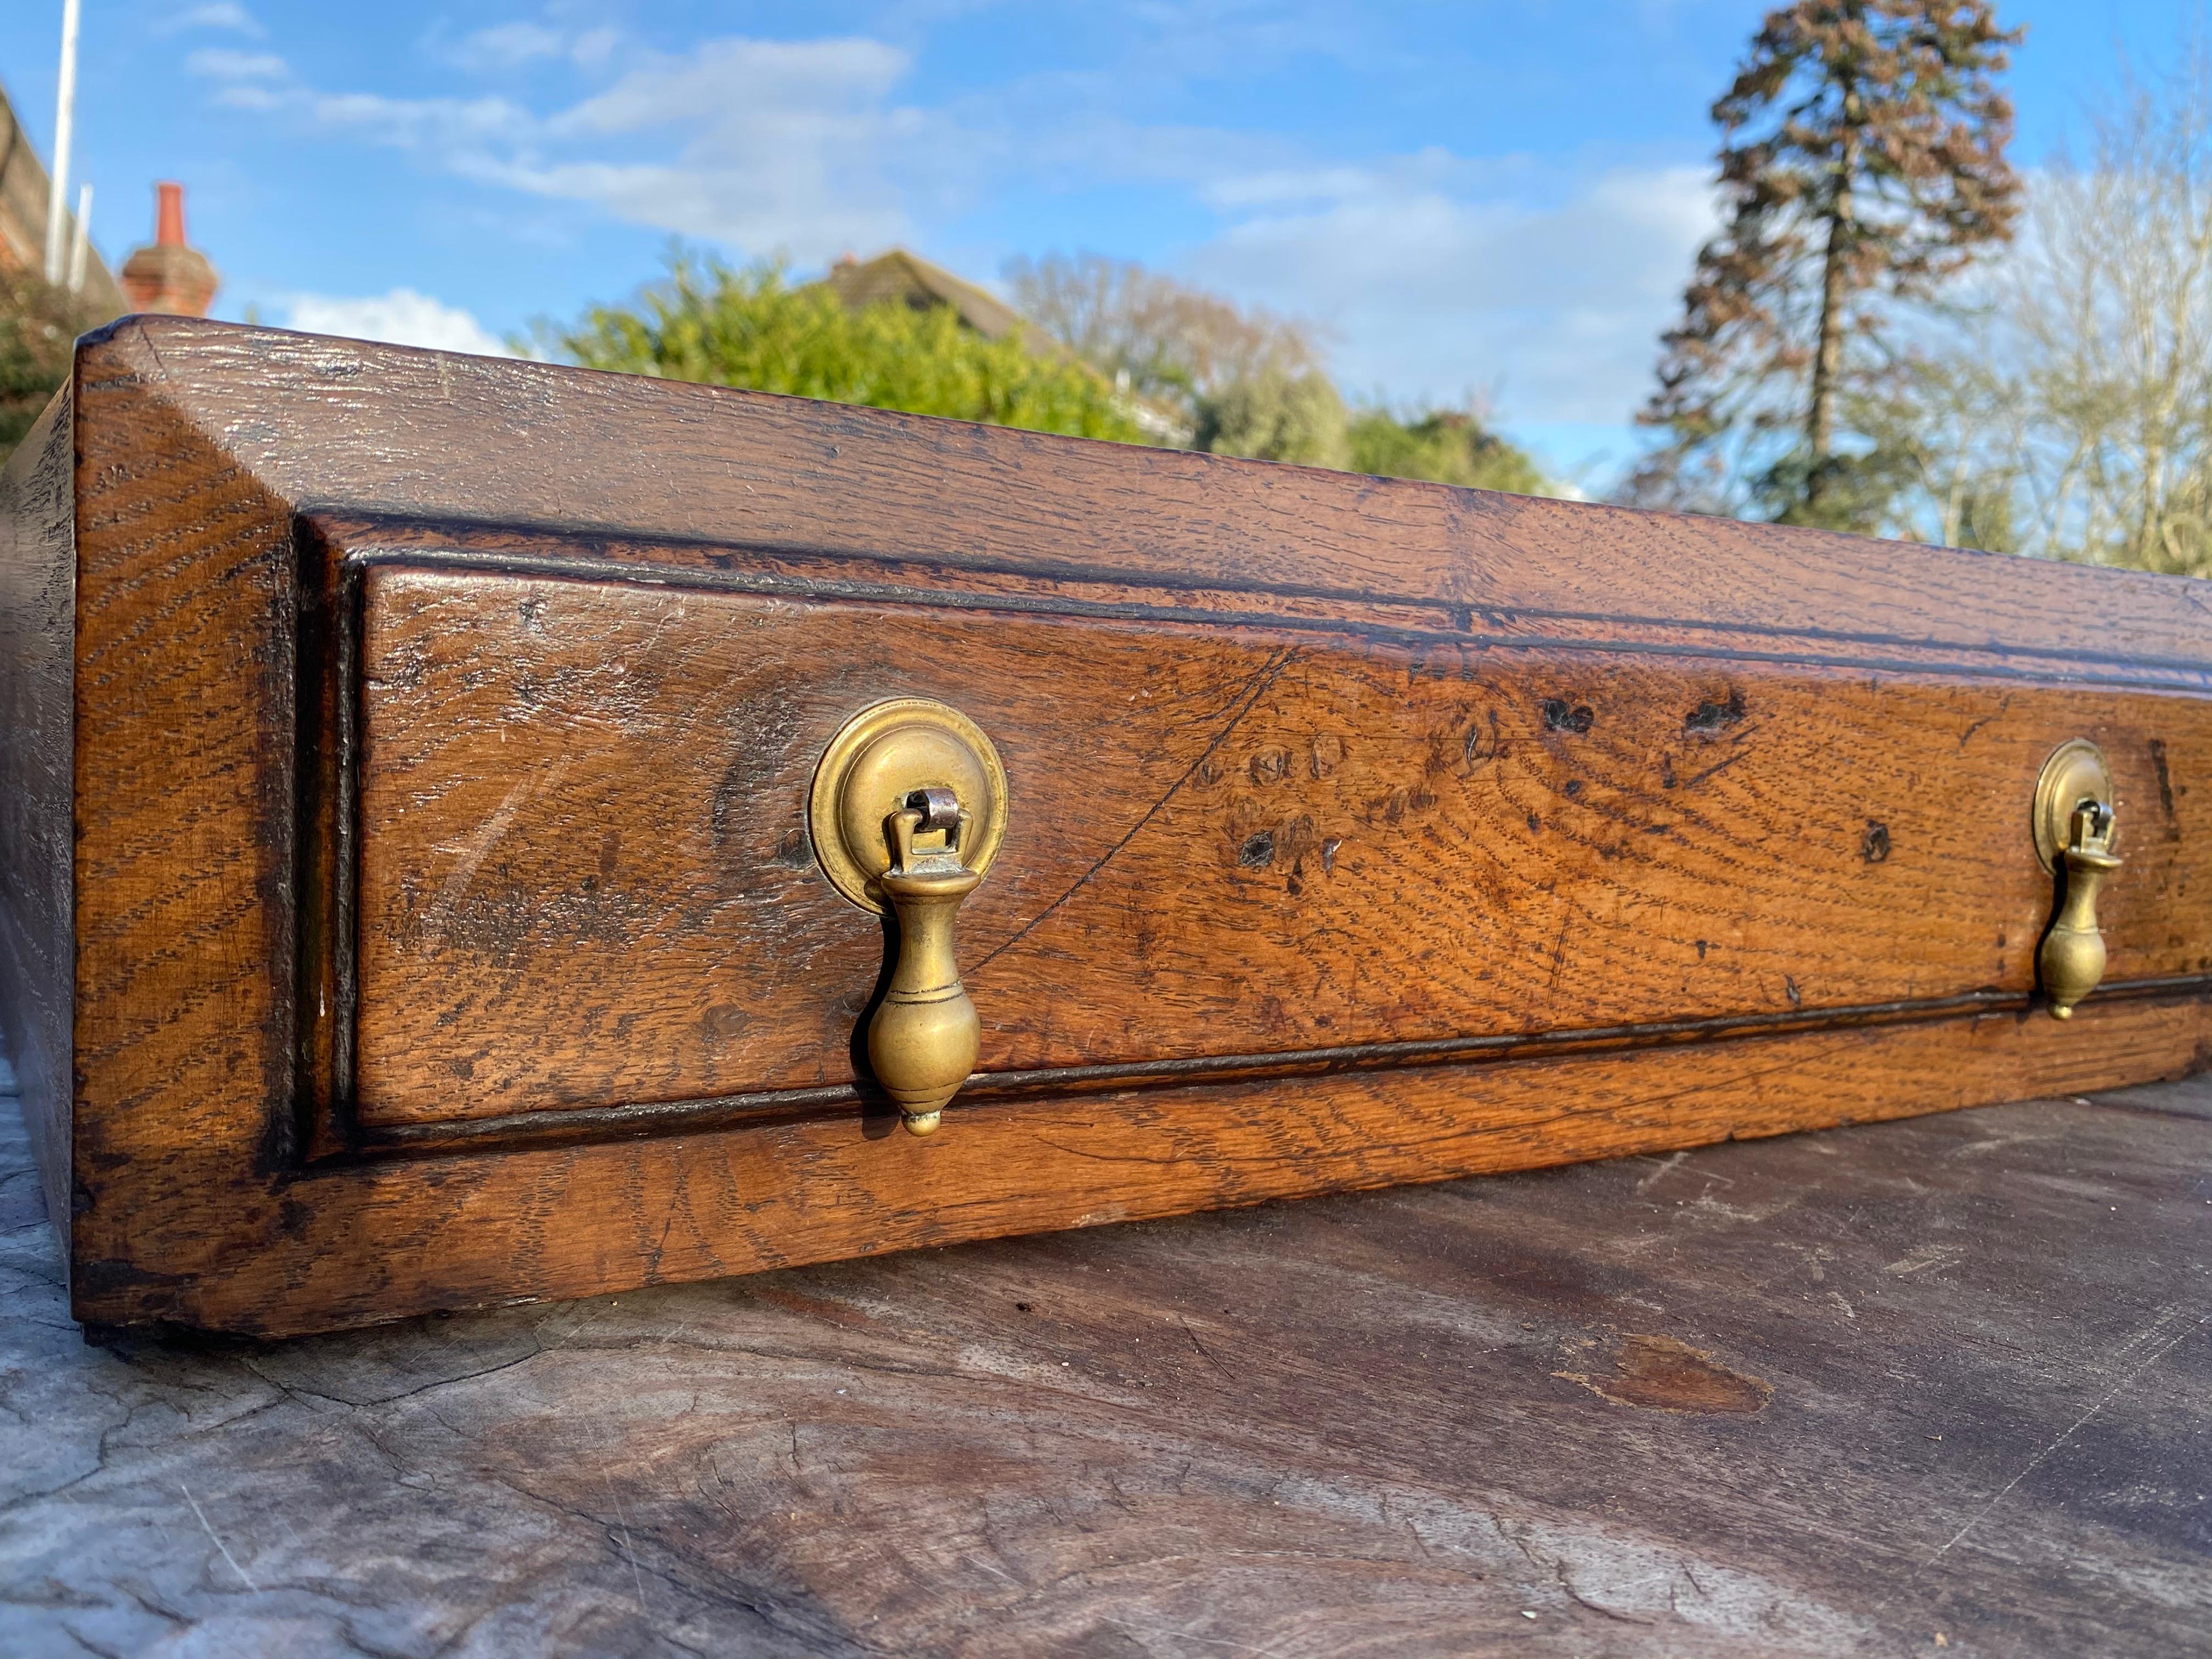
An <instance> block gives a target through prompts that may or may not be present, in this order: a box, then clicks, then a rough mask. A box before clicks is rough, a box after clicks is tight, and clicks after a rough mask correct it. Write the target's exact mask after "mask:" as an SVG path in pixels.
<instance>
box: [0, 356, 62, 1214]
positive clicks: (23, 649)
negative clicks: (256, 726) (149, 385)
mask: <svg viewBox="0 0 2212 1659" xmlns="http://www.w3.org/2000/svg"><path fill="white" fill-rule="evenodd" d="M71 412H72V405H71V402H70V394H69V391H68V389H67V388H66V387H65V388H64V389H63V390H62V391H61V392H58V393H57V394H56V395H55V397H54V399H53V401H52V403H51V404H48V405H47V406H46V412H45V413H44V414H43V415H41V416H40V417H39V420H38V422H37V423H36V424H35V425H33V427H32V428H31V429H30V431H28V432H27V433H26V434H25V435H23V439H22V441H21V443H19V444H17V445H16V447H15V451H14V453H12V454H11V455H10V456H9V458H8V465H7V467H6V470H5V471H0V1047H4V1048H5V1049H6V1050H7V1052H8V1053H9V1054H13V1055H14V1056H15V1073H16V1077H17V1079H18V1081H19V1083H20V1085H21V1090H22V1101H23V1113H24V1118H25V1122H26V1125H27V1130H28V1133H29V1135H30V1145H31V1149H32V1151H33V1154H34V1155H35V1156H36V1158H37V1161H38V1168H39V1176H40V1183H41V1185H42V1187H43V1188H44V1190H45V1193H46V1210H47V1213H48V1214H50V1215H52V1216H55V1217H62V1216H66V1215H67V1214H68V1213H69V1208H70V956H71V951H72V942H71V938H70V926H71V920H72V918H71V908H70V799H71V781H72V778H73V774H74V764H73V747H72V744H71V731H70V691H71V681H72V678H73V673H74V662H73V659H74V656H75V650H74V647H75V633H76V629H75V620H76V617H75V613H76V534H75V532H76V523H75V515H74V507H75V504H76V501H75V494H74V491H73V490H72V489H71V484H72V483H73V479H72V477H71V468H70V460H71V457H70V441H71V438H72V435H73V431H74V422H73V421H72V419H71Z"/></svg>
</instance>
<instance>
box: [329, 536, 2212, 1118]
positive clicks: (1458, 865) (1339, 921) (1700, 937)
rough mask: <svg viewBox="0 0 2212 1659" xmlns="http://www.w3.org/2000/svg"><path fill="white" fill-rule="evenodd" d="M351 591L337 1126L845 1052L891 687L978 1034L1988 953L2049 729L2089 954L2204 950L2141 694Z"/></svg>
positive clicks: (1293, 1038) (506, 592)
mask: <svg viewBox="0 0 2212 1659" xmlns="http://www.w3.org/2000/svg"><path fill="white" fill-rule="evenodd" d="M363 617H364V621H363V637H362V690H361V702H362V711H363V713H362V743H361V745H360V747H361V753H360V757H359V765H360V779H359V791H358V799H359V805H358V814H359V854H358V901H357V914H356V930H357V932H356V951H357V960H358V970H357V971H358V980H357V983H358V1017H357V1024H356V1054H357V1058H356V1073H355V1079H354V1084H355V1088H354V1094H355V1108H356V1112H357V1114H358V1116H359V1119H360V1121H362V1123H364V1124H365V1125H369V1126H376V1125H404V1124H419V1123H425V1122H436V1121H448V1120H459V1119H469V1118H480V1117H488V1116H503V1115H511V1114H515V1113H521V1112H532V1111H539V1110H556V1109H562V1108H573V1107H585V1106H589V1107H607V1106H623V1105H630V1104H644V1103H667V1102H680V1101H689V1100H700V1099H708V1098H713V1097H726V1096H730V1095H733V1094H747V1093H753V1092H757V1091H777V1090H807V1089H811V1088H818V1087H821V1086H823V1085H840V1084H845V1083H849V1081H850V1080H851V1079H852V1078H853V1077H854V1070H855V1067H854V1057H853V1056H854V1033H855V1031H856V1030H857V1029H858V1027H859V1025H860V1021H861V1019H862V1018H863V1015H864V1012H865V1011H866V1006H867V1005H868V1002H869V999H870V997H871V995H872V993H873V992H874V990H875V988H876V986H877V982H878V977H879V975H880V973H881V971H882V969H883V965H884V956H885V939H884V925H883V924H882V923H881V922H880V921H878V920H877V919H876V918H874V917H872V916H870V915H866V914H865V913H863V912H862V911H860V910H859V909H857V908H854V907H853V906H851V905H850V904H848V903H847V902H845V901H844V900H842V898H840V897H839V896H837V894H836V892H835V891H834V890H832V889H831V887H830V886H829V883H828V882H827V881H826V880H825V879H824V878H823V876H822V874H821V872H820V871H819V869H818V868H817V866H816V863H815V860H814V858H813V854H812V852H811V848H810V845H809V842H808V840H807V835H806V829H805V821H806V820H805V801H806V795H807V787H808V782H809V779H810V775H811V770H812V768H813V765H814V763H815V760H816V757H817V756H818V755H819V753H820V752H821V750H822V748H823V744H825V743H826V742H827V741H828V739H829V737H830V736H831V735H832V734H833V733H834V732H836V730H837V728H838V727H839V726H840V725H842V722H843V721H844V720H846V719H847V717H848V716H849V715H850V714H852V713H853V712H854V711H855V710H856V709H858V708H861V707H864V706H865V705H866V704H867V703H869V702H873V701H875V700H877V699H878V698H881V697H884V696H895V695H905V694H919V695H923V696H933V697H938V698H941V699H943V700H944V701H945V702H949V703H951V704H952V705H953V706H954V707H956V708H959V709H961V710H962V711H963V712H964V713H966V714H969V715H970V716H971V717H972V718H973V719H975V720H976V721H977V722H979V723H980V724H981V726H982V727H983V729H984V730H985V731H987V732H988V733H989V734H990V735H991V737H992V738H993V739H994V742H995V743H996V744H997V745H998V748H999V750H1000V753H1001V755H1002V756H1003V757H1004V760H1005V764H1006V774H1007V777H1008V781H1009V785H1010V788H1011V791H1012V826H1011V829H1010V831H1009V834H1008V836H1007V839H1006V845H1005V848H1004V850H1003V851H1002V852H1001V854H1000V858H999V860H998V863H997V864H996V866H994V869H993V870H992V872H991V873H990V876H989V878H988V879H987V881H986V882H985V883H984V884H983V885H982V887H981V889H980V890H978V891H977V892H976V893H975V895H974V896H973V897H971V898H970V899H969V901H968V902H967V903H966V904H965V906H964V907H963V911H962V914H961V918H960V935H961V949H960V957H961V960H962V963H963V972H964V973H965V975H966V978H967V981H968V985H969V990H970V992H971V993H972V994H973V996H974V998H975V1003H976V1006H977V1007H978V1008H979V1010H980V1011H981V1018H982V1024H983V1036H982V1052H981V1060H980V1069H981V1072H983V1073H1005V1072H1010V1071H1012V1072H1030V1071H1036V1070H1040V1069H1051V1068H1060V1067H1081V1066H1145V1065H1147V1064H1155V1063H1165V1062H1175V1061H1181V1060H1195V1059H1206V1058H1212V1057H1221V1056H1255V1057H1263V1056H1298V1055H1302V1054H1311V1053H1312V1052H1314V1051H1331V1052H1340V1051H1343V1050H1346V1049H1355V1048H1359V1047H1360V1046H1362V1045H1373V1044H1389V1045H1399V1046H1401V1047H1402V1046H1404V1045H1409V1044H1410V1045H1416V1046H1418V1045H1419V1044H1420V1043H1423V1042H1440V1041H1449V1040H1452V1039H1460V1038H1480V1037H1486V1036H1504V1035H1510V1034H1515V1033H1541V1032H1559V1031H1577V1030H1591V1029H1594V1028H1617V1027H1621V1026H1637V1025H1649V1024H1659V1023H1672V1022H1684V1021H1699V1020H1727V1019H1731V1018H1751V1019H1757V1018H1765V1017H1781V1018H1789V1017H1791V1016H1793V1015H1804V1014H1808V1013H1817V1012H1819V1011H1821V1010H1851V1009H1862V1008H1866V1007H1869V1006H1877V1005H1886V1004H1892V1003H1897V1002H1917V1001H1930V1002H1934V1001H1941V1000H1943V999H1947V998H1955V997H1958V996H1961V995H1965V994H1972V993H1975V992H1978V991H1986V990H1991V989H1995V990H2005V991H2011V992H2015V993H2018V992H2024V991H2026V990H2027V989H2028V988H2029V987H2031V986H2032V984H2033V957H2034V951H2035V945H2036V942H2037V939H2038V936H2039V933H2040V931H2041V928H2042V927H2043V925H2044V923H2045V921H2047V919H2048V916H2049V914H2050V909H2051V882H2050V878H2048V877H2047V876H2045V873H2044V872H2043V871H2042V870H2041V868H2040V866H2039V865H2038V863H2037V861H2036V859H2035V856H2034V854H2033V848H2032V846H2031V844H2030V842H2029V839H2028V833H2027V817H2028V801H2029V796H2030V793H2031V791H2032V788H2033V782H2034V779H2035V776H2036V773H2037V770H2038V768H2039V765H2040V764H2041V762H2042V760H2043V757H2045V754H2047V753H2048V752H2049V750H2051V747H2052V746H2053V745H2054V744H2057V742H2059V741H2060V740H2061V739H2063V738H2067V737H2070V736H2075V735H2087V736H2089V737H2092V738H2095V739H2096V740H2097V741H2098V742H2100V744H2102V745H2103V746H2104V748H2105V750H2106V754H2107V755H2108V756H2109V757H2110V758H2111V763H2112V767H2113V769H2114V773H2115V777H2116V781H2117V784H2118V803H2119V810H2120V814H2121V822H2122V825H2123V829H2122V835H2121V839H2120V850H2121V851H2122V852H2123V853H2124V854H2125V855H2126V857H2127V859H2128V863H2127V866H2126V867H2125V869H2124V873H2123V874H2122V875H2121V876H2119V877H2118V878H2116V879H2115V880H2114V881H2113V882H2112V884H2111V887H2110V891H2109V894H2108V896H2107V900H2106V934H2107V938H2108V939H2109V940H2110V943H2111V947H2112V967H2111V972H2110V977H2111V979H2112V980H2113V981H2128V980H2141V979H2144V978H2155V977H2160V976H2166V975H2179V974H2186V973H2191V972H2196V971H2200V970H2202V969H2203V968H2205V967H2206V966H2208V965H2209V964H2208V963H2206V961H2205V958H2204V957H2203V945H2202V943H2201V941H2203V939H2207V938H2212V928H2208V927H2207V926H2206V924H2207V922H2208V921H2212V917H2208V915H2206V911H2207V909H2208V908H2212V905H2208V894H2207V890H2206V887H2205V884H2204V883H2203V881H2201V880H2197V881H2193V882H2192V881H2191V878H2190V871H2189V870H2188V868H2187V866H2185V863H2184V861H2183V860H2182V857H2181V853H2182V849H2183V848H2185V847H2186V846H2189V845H2191V844H2192V842H2193V843H2194V844H2196V845H2203V844H2206V843H2205V842H2204V840H2203V837H2204V836H2205V835H2206V834H2207V833H2208V832H2212V825H2207V824H2204V823H2201V822H2197V820H2199V819H2201V818H2202V817H2203V815H2204V813H2205V811H2206V802H2207V800H2208V799H2212V797H2208V796H2207V795H2206V794H2205V793H2204V792H2201V791H2200V792H2197V793H2194V794H2192V793H2191V792H2190V790H2189V789H2188V788H2187V787H2186V780H2187V779H2189V778H2193V777H2200V776H2203V775H2205V772H2206V769H2207V767H2208V764H2212V723H2208V720H2207V718H2206V714H2207V710H2206V705H2203V704H2202V703H2199V702H2192V701H2191V700H2187V699H2184V698H2177V697H2166V696H2158V695H2155V694H2147V693H2134V692H2120V691H2114V690H2106V689H2097V688H2088V689H2081V688H2057V687H2050V688H2043V687H2032V686H2021V685H2020V684H2004V683H1998V684H1992V683H1989V682H1981V681H1976V680H1972V679H1964V678H1960V679H1953V680H1937V681H1930V680H1929V679H1928V678H1924V677H1917V678H1912V679H1910V680H1908V679H1906V678H1902V677H1889V676H1885V675H1881V674H1878V673H1869V672H1867V671H1843V670H1835V669H1821V668H1814V667H1795V666H1791V667H1782V666H1777V665H1771V664H1747V663H1741V662H1729V661H1723V660H1715V659H1685V658H1679V657H1660V656H1655V655H1639V654H1635V653H1626V654H1617V655H1607V654H1604V653H1587V652H1579V651H1572V652H1571V651H1563V650H1559V649H1552V650H1542V649H1514V650H1500V649H1496V648H1483V647H1474V646H1462V645H1455V644H1452V643H1449V642H1448V641H1422V640H1419V639H1408V638H1406V637H1404V636H1399V637H1396V638H1388V637H1365V638H1363V637H1360V636H1358V635H1352V634H1346V635H1316V634H1312V633H1297V634H1291V633H1288V632H1279V631H1276V630H1272V629H1267V628H1265V627H1254V628H1250V629H1233V630H1223V629H1204V630H1201V629H1194V628H1188V627H1181V626H1174V625H1165V624H1147V623H1143V622H1141V621H1133V622H1129V623H1108V622H1101V621H1098V620H1096V619H1085V620H1082V621H1075V620H1065V619H1055V618H1052V617H1037V616H1022V617H1009V616H1006V615H991V614H978V613H975V612H956V611H949V610H939V609H933V608H930V607H927V606H896V605H861V604H844V603H804V604H802V603H793V602H788V601H783V600H778V599H761V598H757V597H750V596H744V595H739V594H732V593H726V592H708V591H701V590H690V591H686V590H682V589H676V588H669V587H662V586H647V585H623V584H600V585H594V584H587V583H581V582H571V581H563V580H547V579H541V578H532V577H501V576H495V575H487V574H450V573H444V572H428V571H422V570H410V569H405V568H380V569H378V570H376V571H374V572H373V573H372V574H371V575H370V576H369V578H368V588H367V593H366V596H365V600H364V611H363ZM2015 824H2016V825H2017V826H2018V830H2019V832H2018V833H2017V834H2016V835H2008V834H2006V833H2004V828H2005V826H2010V825H2015ZM552 1038H557V1041H554V1040H549V1039H552Z"/></svg>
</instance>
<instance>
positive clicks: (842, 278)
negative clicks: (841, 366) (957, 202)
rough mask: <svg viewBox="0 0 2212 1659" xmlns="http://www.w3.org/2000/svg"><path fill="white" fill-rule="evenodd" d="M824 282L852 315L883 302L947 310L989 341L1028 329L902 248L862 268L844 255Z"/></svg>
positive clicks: (1003, 307) (1008, 310) (999, 303)
mask: <svg viewBox="0 0 2212 1659" xmlns="http://www.w3.org/2000/svg"><path fill="white" fill-rule="evenodd" d="M822 280H823V282H825V283H828V284H829V289H830V291H831V292H832V293H834V294H836V296H837V297H838V298H839V299H840V300H842V301H844V302H845V304H846V305H847V306H848V307H850V308H851V309H852V310H854V311H860V310H862V309H864V308H866V307H869V306H872V305H879V304H882V303H883V302H884V301H891V302H893V303H895V304H898V305H903V306H905V307H908V309H910V310H914V311H929V310H933V309H934V308H935V307H939V306H950V307H951V308H952V309H953V310H954V311H956V312H957V313H959V315H960V320H961V321H962V322H963V323H965V324H966V325H968V326H969V327H970V328H972V329H974V330H975V331H976V332H977V333H978V334H980V335H981V336H982V337H984V338H985V339H987V340H997V339H1003V338H1004V337H1006V336H1007V335H1009V334H1016V333H1020V332H1022V331H1024V330H1026V329H1027V328H1028V326H1029V325H1028V324H1027V323H1026V322H1024V320H1023V318H1022V315H1021V313H1019V312H1018V311H1016V310H1015V309H1014V308H1013V307H1012V306H1010V305H1008V304H1006V301H1003V300H1000V299H998V298H996V297H995V296H994V295H991V294H989V293H987V292H986V291H985V290H984V289H980V288H978V287H976V286H975V283H969V282H963V281H962V280H961V279H960V278H959V277H957V276H954V275H953V274H952V273H951V271H949V270H945V267H944V266H942V265H933V264H930V262H929V261H928V260H927V259H924V258H920V257H918V256H917V255H915V254H912V253H908V252H907V251H906V250H905V249H904V248H902V247H895V248H893V249H891V251H890V252H888V253H879V254H878V255H877V256H876V257H875V258H872V259H869V260H866V261H865V262H863V261H861V260H859V259H855V258H854V257H853V256H852V255H851V254H849V253H848V254H847V255H846V256H845V257H844V258H842V259H840V260H838V261H837V263H836V264H834V265H832V266H830V267H829V275H828V276H824V277H823V279H822Z"/></svg>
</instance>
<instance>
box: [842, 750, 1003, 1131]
mask: <svg viewBox="0 0 2212 1659" xmlns="http://www.w3.org/2000/svg"><path fill="white" fill-rule="evenodd" d="M968 826H969V815H968V814H967V813H966V812H964V811H962V810H961V808H960V804H959V801H958V799H957V797H956V796H955V795H954V794H953V793H952V792H951V790H950V789H941V788H928V789H917V790H915V792H914V793H913V794H912V795H911V796H909V797H908V804H907V805H904V806H902V807H901V808H900V809H899V810H898V811H896V812H894V813H892V814H891V815H890V818H889V819H888V820H887V821H886V822H885V824H884V830H885V833H886V835H887V836H889V838H890V844H891V850H892V858H891V866H890V869H888V870H886V871H884V873H883V874H882V875H881V876H880V877H878V885H879V886H881V887H882V888H883V890H884V896H886V897H888V898H889V899H890V902H891V908H892V909H893V910H894V911H896V913H897V915H898V933H899V939H898V960H897V961H896V963H894V964H893V966H892V968H891V981H890V987H888V988H887V989H886V990H885V991H884V1000H883V1002H882V1003H881V1005H880V1006H878V1008H877V1009H876V1014H875V1018H873V1019H872V1020H870V1021H869V1022H868V1064H869V1066H872V1068H873V1069H874V1071H875V1073H876V1081H877V1082H878V1083H880V1084H882V1085H883V1086H884V1093H885V1094H887V1095H889V1096H890V1097H891V1098H892V1099H893V1100H895V1101H896V1102H897V1103H898V1107H899V1110H900V1112H901V1113H902V1114H903V1115H904V1118H905V1122H906V1127H908V1129H909V1130H911V1131H912V1132H913V1133H915V1134H918V1135H926V1134H929V1133H933V1131H934V1130H935V1129H936V1127H937V1124H938V1115H939V1113H940V1112H942V1111H943V1110H944V1109H945V1102H947V1101H949V1100H951V1098H952V1097H953V1096H954V1095H955V1094H956V1093H957V1092H958V1091H959V1088H960V1085H962V1084H963V1083H965V1082H966V1081H967V1080H968V1074H969V1073H970V1072H972V1071H974V1070H975V1049H976V1045H977V1044H978V1043H979V1042H981V1038H982V1034H983V1026H982V1022H981V1020H979V1019H978V1018H976V1017H975V1004H974V1003H973V1002H972V1001H970V1000H969V997H968V987H966V986H964V985H963V984H962V983H961V982H960V967H959V964H958V963H957V962H955V961H954V960H953V957H952V921H953V917H954V915H956V914H957V912H958V910H959V908H960V901H961V900H963V899H964V898H966V897H967V896H968V895H969V894H970V893H972V892H974V891H975V884H976V883H977V882H979V881H981V880H982V879H983V878H982V877H981V876H980V875H978V874H977V873H976V872H975V871H973V870H970V869H969V867H968V866H966V865H964V864H963V863H962V862H961V861H960V842H961V839H962V837H963V836H964V835H965V834H966V832H967V829H968ZM932 835H934V836H937V837H938V838H939V844H938V845H937V846H936V847H934V848H930V847H926V846H923V845H921V844H920V841H919V838H921V837H926V836H932Z"/></svg>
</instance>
